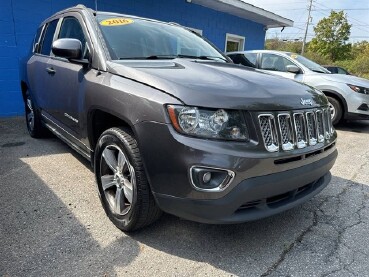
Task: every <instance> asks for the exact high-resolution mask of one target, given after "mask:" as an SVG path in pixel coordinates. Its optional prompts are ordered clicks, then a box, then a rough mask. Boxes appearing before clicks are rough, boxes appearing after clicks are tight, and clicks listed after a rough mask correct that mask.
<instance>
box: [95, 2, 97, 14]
mask: <svg viewBox="0 0 369 277" xmlns="http://www.w3.org/2000/svg"><path fill="white" fill-rule="evenodd" d="M95 11H97V0H95Z"/></svg>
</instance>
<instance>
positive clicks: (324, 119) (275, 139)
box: [258, 109, 334, 152]
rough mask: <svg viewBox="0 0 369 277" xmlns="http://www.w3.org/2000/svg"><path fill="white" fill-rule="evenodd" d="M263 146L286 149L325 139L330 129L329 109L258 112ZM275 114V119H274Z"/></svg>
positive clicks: (271, 148)
mask: <svg viewBox="0 0 369 277" xmlns="http://www.w3.org/2000/svg"><path fill="white" fill-rule="evenodd" d="M258 118H259V125H260V131H261V135H262V138H263V141H264V146H265V148H266V149H267V150H268V151H270V152H276V151H279V149H280V147H279V145H280V146H281V148H282V150H284V151H289V150H293V149H295V148H299V149H300V148H305V147H307V146H309V145H311V146H312V145H316V144H317V143H320V142H324V140H325V139H326V140H329V139H330V138H331V136H332V135H333V132H334V129H333V126H332V120H331V117H330V111H329V109H317V110H307V111H296V112H294V111H292V112H277V113H262V114H260V115H259V116H258ZM275 118H278V120H275Z"/></svg>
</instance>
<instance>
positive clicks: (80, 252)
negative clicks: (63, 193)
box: [0, 121, 139, 276]
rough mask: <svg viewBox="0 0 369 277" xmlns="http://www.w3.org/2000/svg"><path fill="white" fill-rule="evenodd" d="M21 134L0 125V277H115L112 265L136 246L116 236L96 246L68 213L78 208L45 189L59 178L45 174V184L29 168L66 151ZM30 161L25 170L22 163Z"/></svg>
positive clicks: (88, 232) (125, 261) (123, 259)
mask: <svg viewBox="0 0 369 277" xmlns="http://www.w3.org/2000/svg"><path fill="white" fill-rule="evenodd" d="M16 123H17V124H19V125H20V126H22V125H21V123H19V122H18V121H16ZM24 129H25V128H23V126H22V127H18V128H15V127H14V126H7V125H6V124H5V122H4V121H0V136H1V139H2V142H1V144H0V157H1V163H0V222H1V225H0V276H105V275H108V276H111V275H115V267H116V266H118V267H122V266H125V265H127V264H129V263H131V262H132V260H133V259H135V257H136V256H137V255H138V252H139V246H138V244H137V242H136V241H134V240H132V239H131V238H129V237H127V236H123V234H122V236H117V239H113V240H111V241H112V242H110V243H108V244H107V245H106V246H101V243H98V242H97V241H96V240H95V239H94V237H93V236H92V235H91V230H89V226H85V225H83V224H82V223H81V222H80V220H79V219H78V218H76V216H75V215H74V214H73V206H74V205H78V204H79V203H73V204H72V203H71V204H69V205H66V203H65V202H63V201H62V200H65V199H60V198H59V197H58V196H57V195H56V194H55V192H54V191H53V190H52V189H51V188H50V187H52V186H53V185H55V184H54V183H53V180H55V181H54V182H58V181H59V180H60V178H62V177H63V176H55V177H53V175H52V174H53V172H50V177H49V180H51V181H50V182H48V183H45V182H44V180H42V179H41V176H38V175H37V174H36V173H35V170H34V168H33V167H35V168H37V170H39V169H38V168H39V167H41V168H42V162H43V161H44V160H43V159H50V158H48V157H49V156H55V157H59V156H60V155H63V154H64V153H69V152H70V153H72V150H70V149H69V148H68V147H67V146H66V145H64V144H63V143H62V142H60V141H59V140H57V139H54V138H49V139H44V140H34V139H31V138H29V137H28V136H26V135H24V132H25V130H24ZM60 157H61V158H60V164H61V166H64V162H65V161H63V159H62V156H60ZM30 159H31V160H32V163H31V165H30V164H28V163H26V162H24V161H28V160H30ZM39 159H40V161H38V160H39ZM80 161H82V159H80ZM83 162H84V163H85V164H86V163H87V162H86V161H83ZM39 164H40V165H39ZM43 166H44V167H46V168H47V167H48V166H49V165H48V164H44V165H43ZM87 166H88V163H87ZM82 167H83V166H82ZM50 170H51V171H53V166H52V165H51V166H50ZM54 171H55V169H54ZM55 174H57V172H56V171H55ZM65 177H66V178H68V176H65ZM42 178H44V176H42ZM77 185H79V184H78V183H77ZM91 193H96V192H95V191H93V192H91ZM81 201H83V197H81ZM74 208H75V207H74ZM107 241H109V240H107ZM127 251H128V252H129V255H127Z"/></svg>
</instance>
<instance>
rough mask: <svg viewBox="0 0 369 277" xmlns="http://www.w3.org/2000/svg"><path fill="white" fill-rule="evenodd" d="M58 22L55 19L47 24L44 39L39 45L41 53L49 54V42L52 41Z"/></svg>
mask: <svg viewBox="0 0 369 277" xmlns="http://www.w3.org/2000/svg"><path fill="white" fill-rule="evenodd" d="M57 24H58V20H57V19H55V20H53V21H51V22H50V23H48V24H47V26H46V32H45V35H44V39H43V42H42V46H41V54H43V55H50V52H51V44H52V42H53V38H54V33H55V29H56V25H57Z"/></svg>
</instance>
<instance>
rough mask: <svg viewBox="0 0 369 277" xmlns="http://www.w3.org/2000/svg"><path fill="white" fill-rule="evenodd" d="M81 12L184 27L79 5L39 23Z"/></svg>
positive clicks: (173, 23)
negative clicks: (66, 14)
mask: <svg viewBox="0 0 369 277" xmlns="http://www.w3.org/2000/svg"><path fill="white" fill-rule="evenodd" d="M82 11H85V12H88V13H90V15H94V16H96V15H106V16H115V17H129V18H134V19H141V20H147V21H151V22H157V23H162V24H168V25H176V26H181V27H184V26H182V25H180V24H178V23H176V22H164V21H159V20H155V19H151V18H145V17H139V16H135V15H129V14H122V13H115V12H105V11H95V10H93V9H90V8H87V7H86V6H84V5H81V4H79V5H77V6H74V7H70V8H66V9H64V10H61V11H58V12H56V13H55V14H53V15H52V16H50V17H48V18H47V19H45V20H44V21H43V22H42V23H41V25H44V24H45V23H47V22H49V21H51V20H53V19H54V18H55V17H57V16H60V15H62V14H64V13H67V12H82ZM184 28H185V27H184Z"/></svg>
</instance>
